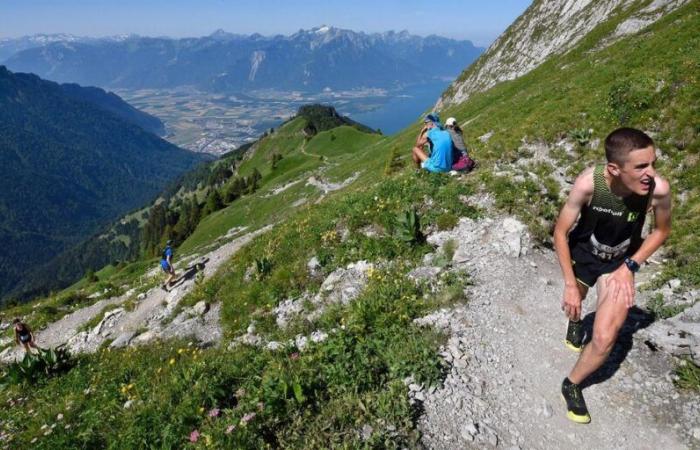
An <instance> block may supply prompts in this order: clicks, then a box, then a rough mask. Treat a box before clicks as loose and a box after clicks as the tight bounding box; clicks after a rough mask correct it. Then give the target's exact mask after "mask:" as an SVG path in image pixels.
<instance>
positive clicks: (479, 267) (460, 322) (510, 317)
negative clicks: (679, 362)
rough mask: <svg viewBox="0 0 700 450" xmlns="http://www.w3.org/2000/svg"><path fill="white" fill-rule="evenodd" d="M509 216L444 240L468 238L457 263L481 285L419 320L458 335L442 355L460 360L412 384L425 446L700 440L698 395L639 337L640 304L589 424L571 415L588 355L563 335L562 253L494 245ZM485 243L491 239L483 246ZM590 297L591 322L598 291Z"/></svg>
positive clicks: (596, 445) (595, 395)
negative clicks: (438, 382)
mask: <svg viewBox="0 0 700 450" xmlns="http://www.w3.org/2000/svg"><path fill="white" fill-rule="evenodd" d="M499 226H501V224H500V223H499V222H496V223H493V222H489V221H488V220H487V221H482V222H479V223H475V222H471V221H469V222H462V223H461V225H460V228H461V231H457V232H454V233H452V235H446V236H444V237H443V238H442V239H440V238H439V239H437V241H439V242H444V240H445V239H446V238H452V239H458V241H457V242H460V247H459V248H458V250H457V252H456V253H455V260H460V261H459V262H457V264H456V266H457V267H461V268H464V269H466V270H467V271H468V272H469V273H470V274H471V275H472V277H473V280H474V282H475V284H474V287H472V288H470V290H469V291H468V294H469V297H470V301H469V303H468V304H467V305H462V306H459V307H457V308H454V309H452V310H443V311H440V312H437V313H435V314H432V315H430V316H428V317H426V318H423V319H419V320H418V322H419V323H422V324H431V325H433V326H437V327H442V328H444V329H446V330H447V331H448V332H449V333H450V339H449V341H448V344H447V345H446V346H445V348H444V351H443V353H442V355H443V357H444V358H445V360H446V361H448V362H450V369H449V370H450V372H449V375H448V376H447V379H446V380H445V383H444V386H443V387H442V388H440V389H436V390H433V389H430V390H423V389H420V390H418V391H417V392H412V394H411V395H412V397H413V398H415V399H417V400H420V401H421V402H422V406H423V408H424V413H423V415H422V417H421V419H420V422H419V428H420V429H421V431H422V432H423V436H424V438H423V440H424V443H425V444H426V446H427V447H429V448H434V449H455V448H483V447H496V446H498V447H504V448H541V449H556V448H567V447H575V448H591V449H607V448H629V449H647V448H648V449H681V448H690V447H693V446H698V445H700V441H698V440H695V439H694V438H693V437H692V434H693V433H694V432H697V431H696V430H695V429H694V427H697V426H698V425H697V424H698V423H700V421H699V420H698V419H699V418H700V404H699V403H700V402H698V400H697V397H693V396H692V395H691V394H689V393H682V392H679V391H677V389H676V388H675V387H674V386H673V384H672V381H671V379H670V370H671V366H670V365H669V361H668V360H666V359H665V357H663V356H662V355H660V354H658V353H653V352H652V351H651V350H649V349H648V348H647V346H646V345H644V343H643V342H639V341H635V340H634V338H633V336H634V334H635V332H636V330H638V329H639V328H641V327H644V326H647V325H648V324H649V323H650V318H649V317H648V316H647V315H646V314H645V313H644V312H643V311H642V310H633V313H632V314H631V315H630V319H628V321H627V323H626V325H625V329H624V330H623V333H622V335H621V338H620V340H619V342H618V344H617V345H616V347H615V349H614V350H613V354H612V355H611V358H610V361H609V362H608V363H607V364H606V365H605V366H604V368H603V369H601V371H599V372H598V373H597V374H596V376H595V377H594V378H595V379H594V380H593V383H592V384H591V385H590V386H588V387H587V388H585V389H584V395H585V397H586V401H587V404H588V407H589V410H590V413H591V417H592V422H591V424H589V425H578V424H574V423H572V422H570V421H569V420H568V419H567V418H566V416H565V408H564V403H563V401H562V399H561V397H560V393H559V392H560V391H559V389H560V384H561V381H562V379H563V378H564V377H565V376H566V375H567V374H568V371H569V370H570V369H571V367H572V366H573V364H574V363H575V361H576V359H577V356H578V355H577V354H575V353H572V352H571V351H570V350H568V349H567V348H566V347H565V346H564V344H563V339H564V333H565V325H566V322H565V319H564V317H563V314H562V312H561V310H560V306H559V305H560V296H561V292H562V287H563V286H562V280H561V276H560V271H559V267H558V265H557V263H556V259H555V255H554V253H553V252H551V251H538V252H532V251H530V255H527V256H522V255H521V256H520V257H518V256H517V254H516V255H515V256H514V255H513V247H514V244H513V243H512V242H511V243H509V245H506V246H502V247H501V248H500V249H499V248H498V247H495V246H494V245H493V244H494V240H493V238H494V237H496V236H495V235H497V234H498V233H499V231H498V228H499ZM465 241H467V242H466V243H465ZM502 241H508V237H507V236H506V239H502ZM476 242H481V243H482V245H481V246H480V247H476V246H473V244H474V243H476ZM484 244H486V245H484ZM523 244H524V245H523V248H522V249H521V252H518V253H522V252H524V251H526V250H527V248H526V245H527V242H526V240H524V241H523ZM489 246H490V248H489ZM508 253H510V254H508ZM585 307H586V312H587V314H588V317H587V319H588V323H592V321H591V319H592V315H591V313H592V312H593V310H594V308H595V297H594V296H593V295H591V294H589V297H588V299H587V300H586V302H585ZM413 388H414V390H415V388H416V387H415V386H413ZM416 394H417V395H416Z"/></svg>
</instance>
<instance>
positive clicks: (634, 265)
mask: <svg viewBox="0 0 700 450" xmlns="http://www.w3.org/2000/svg"><path fill="white" fill-rule="evenodd" d="M625 265H626V266H627V268H628V269H629V270H630V272H632V273H637V272H639V263H638V262H637V261H635V260H633V259H632V258H630V257H627V258H625Z"/></svg>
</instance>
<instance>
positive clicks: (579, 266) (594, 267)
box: [571, 255, 624, 288]
mask: <svg viewBox="0 0 700 450" xmlns="http://www.w3.org/2000/svg"><path fill="white" fill-rule="evenodd" d="M571 263H572V266H573V268H574V275H575V276H576V280H578V281H579V282H580V283H583V284H584V285H586V286H588V287H589V288H591V287H593V285H594V284H595V282H596V281H597V280H598V278H599V277H600V276H601V275H605V274H606V273H610V272H614V271H615V270H617V268H618V267H620V266H621V265H622V264H623V263H624V261H620V260H617V261H600V260H598V259H597V258H595V256H593V255H591V258H590V259H588V258H586V260H585V261H575V260H572V261H571Z"/></svg>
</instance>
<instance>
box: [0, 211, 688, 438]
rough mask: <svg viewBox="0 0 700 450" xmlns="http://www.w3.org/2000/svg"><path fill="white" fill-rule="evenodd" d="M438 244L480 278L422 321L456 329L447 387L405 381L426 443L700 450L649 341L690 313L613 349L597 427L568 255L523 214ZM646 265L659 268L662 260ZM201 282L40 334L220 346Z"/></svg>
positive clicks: (644, 319) (329, 279)
mask: <svg viewBox="0 0 700 450" xmlns="http://www.w3.org/2000/svg"><path fill="white" fill-rule="evenodd" d="M270 228H271V226H268V227H265V228H263V229H260V230H257V231H254V232H249V233H247V234H241V233H244V232H245V230H242V229H235V230H232V231H231V233H229V235H227V237H233V236H234V235H239V237H237V238H235V239H233V240H231V241H229V242H227V243H225V244H223V245H222V246H220V247H219V248H217V249H215V250H213V251H211V252H209V253H208V254H206V255H204V256H201V257H199V256H192V257H189V258H187V259H183V260H181V261H180V262H179V264H176V266H177V269H178V271H179V272H180V274H182V273H183V267H184V266H186V265H189V266H190V267H192V266H193V265H194V264H195V263H196V262H202V261H206V262H205V264H204V265H205V266H204V268H203V269H202V271H201V273H202V276H203V277H205V278H208V277H210V276H212V275H213V274H214V273H216V271H217V270H218V268H219V267H220V266H221V265H222V264H223V263H224V262H225V261H227V260H228V259H229V258H230V257H231V256H232V255H233V254H234V253H235V252H236V251H237V250H239V249H240V248H241V247H243V246H244V245H245V244H247V243H248V242H249V241H250V240H251V239H252V238H254V237H255V236H257V235H259V234H261V233H263V232H265V231H267V230H269V229H270ZM428 243H429V244H431V245H432V246H433V247H435V251H434V252H433V253H429V254H428V255H426V256H425V258H424V260H423V263H422V265H421V266H420V267H417V268H415V269H414V270H413V271H412V272H411V274H410V276H411V277H413V278H414V279H416V280H427V281H431V280H434V279H435V277H437V276H438V275H440V274H441V273H444V272H448V271H457V272H466V273H467V274H469V277H470V280H471V282H472V283H471V286H470V287H468V288H467V290H466V292H465V294H466V296H467V299H468V300H467V301H465V302H462V303H459V304H457V305H455V306H453V307H451V308H444V309H441V310H438V311H435V312H433V313H431V314H429V315H428V316H426V317H422V318H419V319H416V320H415V323H416V324H417V325H419V326H424V327H435V328H437V329H440V330H442V331H444V332H445V333H446V334H447V336H448V340H447V343H446V344H445V345H444V346H443V348H441V351H440V356H441V357H442V359H443V363H444V365H445V368H446V378H445V379H444V382H443V383H442V385H441V386H431V387H428V386H422V385H418V384H416V383H414V382H413V380H412V379H410V378H409V379H406V380H405V382H406V385H407V391H408V395H409V398H410V401H411V402H412V403H413V404H414V405H415V406H416V408H417V411H418V412H419V419H418V428H419V430H420V431H421V433H422V442H423V444H424V446H425V447H427V448H434V449H457V448H460V449H461V448H484V447H498V448H514V449H515V448H538V449H550V448H566V447H571V446H575V447H577V448H592V449H602V448H629V449H633V448H634V449H646V448H648V449H658V448H663V449H682V448H700V401H698V398H697V394H694V393H691V392H687V391H680V390H678V389H677V388H676V387H675V386H674V384H673V368H674V361H673V360H672V358H671V357H670V356H669V355H668V354H667V353H666V352H662V351H655V350H654V349H652V347H654V348H656V346H654V345H647V344H646V340H648V339H651V338H650V337H649V336H652V335H653V333H651V334H650V333H649V330H651V329H653V328H655V327H656V328H658V329H661V330H664V333H663V334H664V336H670V335H671V333H667V332H666V331H665V330H666V328H667V327H669V326H671V325H672V324H674V323H676V322H673V321H658V322H653V320H652V317H651V316H650V315H649V314H648V313H647V312H645V311H644V310H643V309H641V308H634V309H632V310H631V313H630V317H629V319H628V320H627V322H626V324H625V327H624V329H623V332H622V335H621V337H620V339H619V341H618V343H617V345H616V346H615V348H614V350H613V354H612V356H611V358H610V360H609V361H608V362H607V363H606V365H605V366H604V367H603V368H602V369H601V370H600V371H599V372H598V373H597V374H595V375H594V376H593V377H592V379H591V381H590V382H589V384H588V385H587V387H586V388H585V389H584V395H585V397H586V401H587V403H588V407H589V409H590V412H591V416H592V422H591V424H589V425H578V424H574V423H572V422H570V421H569V420H568V419H567V418H566V415H565V408H564V403H563V401H562V400H561V398H560V391H559V389H560V384H561V381H562V379H563V378H564V377H565V376H566V375H567V374H568V371H569V370H570V369H571V367H572V366H573V364H574V362H575V361H576V359H577V357H578V354H575V353H573V352H571V351H570V350H568V349H567V348H566V347H565V346H564V344H563V339H564V333H565V325H566V319H565V318H564V316H563V313H562V312H561V309H560V301H561V292H562V280H561V276H560V271H559V267H558V265H557V262H556V257H555V255H554V253H553V252H552V251H551V250H548V249H541V248H534V247H533V245H532V243H531V242H530V238H529V235H528V233H527V231H526V227H525V225H523V224H522V223H521V222H519V221H518V220H516V219H514V218H510V217H495V218H483V219H479V220H471V219H467V218H462V219H460V221H459V223H458V225H457V226H456V227H455V228H454V229H452V230H449V231H442V232H434V233H430V234H429V235H428ZM447 247H451V248H452V250H453V256H452V260H451V262H450V264H448V265H445V264H444V261H443V262H440V257H441V256H442V255H445V254H447V253H448V251H447V250H446V248H447ZM374 267H375V263H373V262H367V261H357V262H355V263H352V264H350V265H348V266H347V267H346V268H338V269H337V270H336V271H334V272H333V273H331V274H329V275H328V276H326V278H325V280H324V282H323V283H322V285H321V288H320V290H319V293H318V294H315V295H313V296H310V295H303V296H302V297H301V298H299V299H287V300H285V301H283V302H280V304H279V305H278V307H277V308H276V309H275V310H274V313H275V314H276V316H277V323H278V326H280V327H285V326H286V324H287V323H288V322H289V321H291V320H296V319H297V318H299V317H306V318H307V319H309V320H310V319H312V318H313V317H317V316H318V314H319V313H320V312H321V311H322V310H323V308H325V306H326V305H328V304H332V303H342V304H348V303H350V302H352V301H353V300H354V299H355V298H356V297H357V296H358V295H359V294H360V293H361V291H362V289H363V288H364V286H365V285H366V283H367V279H368V277H367V273H368V272H369V271H370V270H371V269H373V268H374ZM309 270H310V272H311V273H314V271H318V270H319V267H318V263H317V262H316V261H315V258H314V259H312V260H311V261H309ZM644 270H645V271H646V272H647V274H646V275H647V277H648V276H649V271H650V269H649V268H648V267H647V268H645V269H644ZM156 271H157V269H154V274H155V272H156ZM641 278H643V277H641ZM195 279H196V277H195V276H190V277H185V279H184V280H183V281H182V282H181V283H179V284H178V285H177V286H176V287H175V288H173V290H172V291H171V292H169V293H166V292H164V291H162V290H161V289H160V287H155V288H152V289H150V290H149V291H148V292H146V293H144V294H141V295H140V298H139V300H138V302H137V304H136V307H135V308H134V309H133V310H132V311H127V310H126V309H125V308H124V307H122V305H123V304H124V303H125V302H126V301H127V300H128V299H129V298H130V297H129V295H127V294H125V295H123V296H121V297H117V298H113V299H107V300H102V301H99V302H97V303H96V304H94V305H92V306H90V307H87V308H83V309H80V310H78V311H75V312H73V313H72V314H70V315H67V316H65V317H64V318H62V319H61V320H59V321H57V322H55V323H52V324H50V325H49V326H48V327H46V328H45V329H44V330H41V331H40V332H38V333H36V335H37V341H38V343H39V345H41V346H44V347H48V346H56V345H61V344H66V345H67V346H68V348H69V349H70V350H71V351H73V352H77V353H79V352H91V351H96V350H97V349H98V348H100V346H102V345H107V343H109V345H110V346H111V347H123V346H127V345H138V344H142V343H146V342H149V341H151V340H153V339H156V338H169V337H187V338H191V339H194V340H196V341H197V342H199V344H200V345H213V344H216V343H217V342H219V341H220V340H221V338H222V335H221V329H220V326H219V311H220V305H219V304H213V305H206V304H203V302H200V303H202V304H197V305H195V306H194V307H191V308H183V309H182V311H181V312H179V314H177V315H176V316H175V317H174V318H173V315H174V314H173V313H174V312H175V311H176V306H177V305H178V303H179V302H180V300H181V299H182V298H183V297H184V296H185V295H186V294H187V293H188V292H190V291H191V289H192V288H193V287H194V285H195ZM594 294H595V293H594V292H593V290H592V292H591V293H589V296H588V298H587V299H586V302H585V307H584V311H585V315H586V319H585V320H586V323H587V324H588V329H589V331H590V326H591V324H592V318H593V313H594V310H595V295H594ZM649 295H651V294H649V293H643V294H642V295H638V298H637V303H638V304H641V305H643V304H644V303H645V297H648V296H649ZM131 296H133V293H132V294H131ZM108 305H113V306H115V307H116V308H115V309H110V310H109V311H107V312H106V313H105V314H104V317H103V318H102V320H101V321H100V322H99V324H98V325H96V326H95V327H93V328H92V329H90V330H87V331H79V330H80V328H81V326H82V325H84V324H85V323H87V322H88V321H90V320H91V319H93V318H94V317H96V316H97V315H98V314H100V313H101V312H102V311H103V309H104V308H105V307H106V306H108ZM305 305H306V306H305ZM699 305H700V303H697V304H696V307H697V306H699ZM307 307H310V308H311V310H309V311H307V310H306V308H307ZM691 309H695V308H691ZM652 322H653V323H652ZM696 322H697V321H696ZM336 331H337V330H335V329H331V330H316V331H315V332H314V333H312V334H311V335H309V336H302V335H299V336H297V337H296V338H295V339H294V342H292V343H279V342H273V341H268V340H267V338H266V337H265V336H264V335H258V334H256V330H255V323H254V322H253V323H251V325H250V326H249V327H248V330H247V332H246V333H245V334H243V335H242V336H239V337H237V338H235V339H233V341H232V342H231V344H230V345H253V346H258V347H264V348H267V349H268V350H272V351H274V350H276V349H278V348H282V347H285V345H291V344H294V345H296V346H297V348H299V349H300V350H301V351H303V350H304V348H305V347H306V346H307V345H313V343H314V342H320V341H322V340H324V339H325V338H326V337H327V336H328V333H333V332H336ZM680 334H682V335H683V338H684V339H686V338H687V339H688V340H691V339H697V334H695V335H692V334H688V333H680ZM693 336H695V337H693ZM110 341H111V342H110ZM693 342H695V341H693ZM691 344H692V343H691ZM684 345H685V344H684ZM693 345H697V343H695V344H693ZM17 356H21V354H20V352H19V351H18V349H16V348H13V349H9V350H7V351H5V352H4V353H3V354H2V356H1V357H2V360H3V361H11V360H13V359H14V358H16V357H17Z"/></svg>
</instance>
